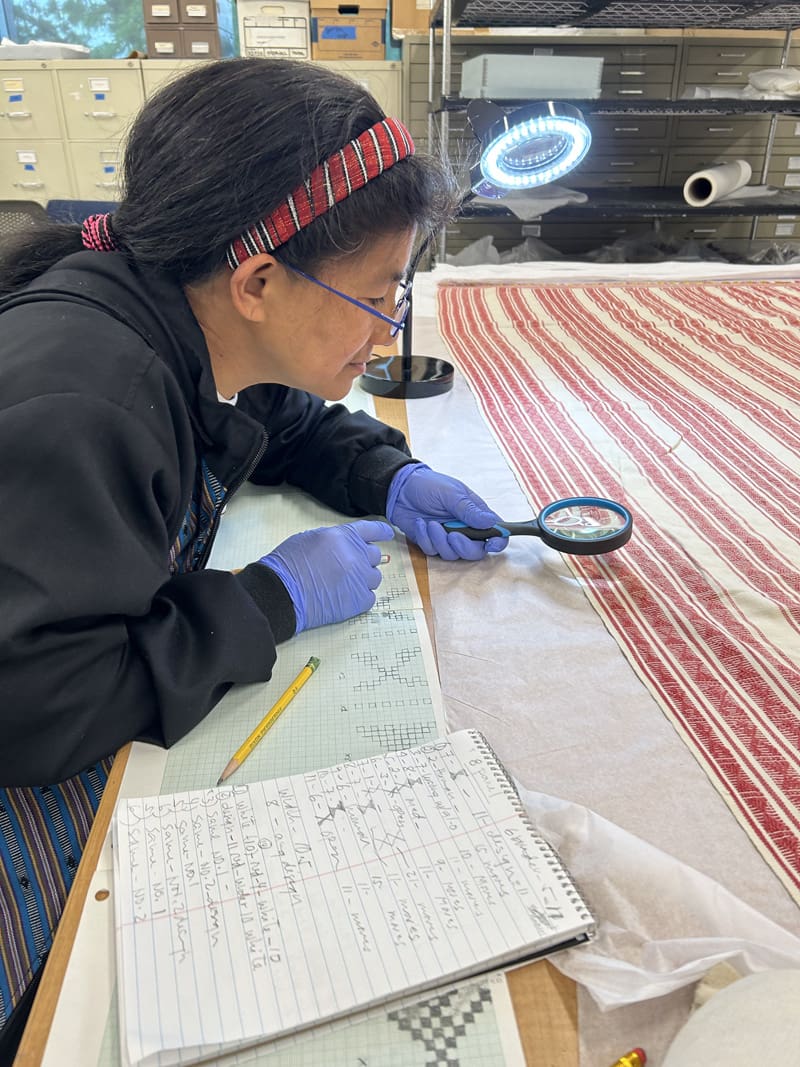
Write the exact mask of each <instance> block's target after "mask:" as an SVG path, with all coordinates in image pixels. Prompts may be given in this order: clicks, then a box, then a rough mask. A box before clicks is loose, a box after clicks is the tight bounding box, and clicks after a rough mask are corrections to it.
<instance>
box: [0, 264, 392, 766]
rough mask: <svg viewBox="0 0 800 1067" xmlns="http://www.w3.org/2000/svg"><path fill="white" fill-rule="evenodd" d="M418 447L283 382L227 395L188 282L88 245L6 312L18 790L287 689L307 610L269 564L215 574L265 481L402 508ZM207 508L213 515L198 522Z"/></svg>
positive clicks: (1, 338) (2, 625)
mask: <svg viewBox="0 0 800 1067" xmlns="http://www.w3.org/2000/svg"><path fill="white" fill-rule="evenodd" d="M408 462H409V457H408V451H407V446H406V443H405V441H404V439H403V437H402V435H401V434H399V433H397V432H396V431H394V430H391V429H389V428H388V427H386V426H384V425H383V424H382V423H379V422H376V421H375V420H374V419H371V418H369V417H368V416H366V415H364V414H360V413H359V414H350V413H349V412H348V411H347V410H346V409H345V408H344V407H342V406H341V405H333V406H325V405H324V404H323V402H322V401H321V400H319V398H316V397H312V396H310V395H309V394H307V393H303V392H300V391H298V390H293V389H288V388H286V387H283V386H256V387H253V388H250V389H247V390H245V391H243V392H242V393H240V395H239V401H238V404H237V405H236V407H233V406H231V405H229V404H223V403H220V402H219V401H218V399H217V394H216V390H215V388H214V381H213V378H212V375H211V370H210V364H209V359H208V351H207V348H206V345H205V340H204V338H203V334H202V331H201V330H200V327H199V326H198V323H197V321H196V319H195V318H194V316H193V314H192V312H191V309H190V307H189V305H188V303H187V301H186V299H185V297H184V295H183V293H182V291H181V289H180V287H178V286H177V285H175V284H174V283H173V282H171V281H169V280H168V279H165V278H163V277H153V276H142V275H139V274H137V273H135V272H134V271H132V270H131V269H130V268H129V267H128V266H127V265H126V264H125V263H124V261H123V260H122V258H121V257H120V256H118V255H117V254H114V253H111V254H109V253H99V252H81V253H78V254H76V255H74V256H70V257H68V258H67V259H65V260H62V261H61V262H60V263H59V264H56V266H55V267H53V268H52V269H51V270H49V271H48V272H47V273H45V274H44V275H42V276H41V277H40V278H38V279H37V280H36V281H35V282H34V283H32V284H31V285H30V286H29V287H28V288H26V289H25V290H23V291H21V292H20V293H18V294H15V295H13V296H12V297H9V298H7V299H6V300H5V301H4V302H3V303H2V304H0V484H1V485H2V497H1V499H2V501H3V516H2V528H1V529H0V786H8V785H34V784H44V783H51V782H56V781H60V780H62V779H63V778H66V777H68V776H70V775H72V774H74V773H76V772H78V771H80V770H82V769H83V768H85V767H87V766H88V765H90V764H92V763H94V762H95V761H96V760H97V759H99V758H101V757H103V756H106V755H108V754H110V753H112V752H114V751H116V749H117V748H118V747H119V746H120V745H121V744H123V743H124V742H126V741H129V740H131V739H133V738H136V737H146V738H148V739H151V740H155V741H158V742H159V743H162V744H165V745H170V744H172V743H173V742H175V741H177V740H178V739H179V738H181V737H182V736H183V735H184V734H186V733H187V732H188V731H189V730H191V729H192V727H193V726H195V725H196V724H197V723H198V722H200V720H201V719H203V717H204V716H205V715H206V714H207V713H208V711H209V710H210V709H211V708H212V707H213V706H214V705H215V704H216V703H217V702H218V701H219V700H220V698H221V697H222V696H223V695H224V693H225V692H226V691H227V689H228V688H229V687H230V686H231V684H233V683H235V682H261V681H265V680H266V679H268V678H269V677H270V674H271V671H272V667H273V664H274V662H275V658H276V645H277V644H278V643H279V642H281V641H284V640H286V639H287V638H288V637H290V636H292V635H293V634H294V630H295V617H294V609H293V607H292V604H291V601H290V599H289V597H288V594H287V592H286V590H285V588H284V586H283V584H282V583H281V582H280V581H279V580H278V578H277V576H276V575H275V574H274V572H273V571H271V570H270V569H269V568H266V567H263V566H262V565H260V564H257V563H255V564H251V565H250V566H249V567H247V568H245V570H244V571H243V572H242V573H241V574H238V575H233V574H230V573H228V572H226V571H215V570H207V569H204V567H205V562H206V559H207V556H208V553H209V551H210V548H211V544H212V542H213V537H214V533H215V531H216V525H217V521H218V518H219V514H220V512H221V509H222V505H223V503H224V502H225V501H226V500H227V499H229V498H230V494H231V493H232V492H234V491H235V490H236V488H237V487H238V486H239V485H241V484H242V482H243V481H245V480H246V479H248V478H250V479H251V480H252V481H254V482H256V483H259V484H264V485H267V484H268V485H275V484H279V483H281V482H288V483H290V484H292V485H295V486H299V487H300V488H302V489H304V490H306V491H307V492H308V493H310V494H311V495H313V496H314V497H316V498H317V499H318V500H320V501H322V502H324V503H326V504H328V505H330V506H331V507H333V508H335V509H336V510H338V511H340V512H343V513H344V514H346V515H364V514H383V512H384V509H385V502H386V493H387V489H388V485H389V482H390V481H391V478H392V476H393V475H394V473H395V472H396V471H397V470H398V469H399V468H400V467H401V466H403V465H404V464H405V463H408ZM198 515H199V517H198Z"/></svg>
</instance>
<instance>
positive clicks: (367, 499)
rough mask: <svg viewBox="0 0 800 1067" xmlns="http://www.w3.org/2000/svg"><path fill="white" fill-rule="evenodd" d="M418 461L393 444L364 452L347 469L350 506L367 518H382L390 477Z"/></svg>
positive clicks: (378, 446)
mask: <svg viewBox="0 0 800 1067" xmlns="http://www.w3.org/2000/svg"><path fill="white" fill-rule="evenodd" d="M417 462H418V460H415V459H412V458H411V456H409V455H408V454H407V453H405V452H402V451H401V450H400V449H399V448H394V447H393V446H392V445H376V446H375V448H370V449H367V451H366V452H363V453H362V454H361V455H360V456H359V457H358V459H357V460H356V461H355V463H354V464H353V466H352V468H351V470H350V479H349V482H348V490H349V493H350V497H351V499H352V501H353V503H354V504H356V505H357V507H359V508H361V509H362V510H363V512H364V513H365V514H366V515H385V514H386V497H387V496H388V495H389V486H390V485H391V482H392V478H394V476H395V474H397V472H398V471H399V470H400V468H401V467H405V466H406V464H407V463H417Z"/></svg>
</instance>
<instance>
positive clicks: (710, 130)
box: [706, 126, 733, 133]
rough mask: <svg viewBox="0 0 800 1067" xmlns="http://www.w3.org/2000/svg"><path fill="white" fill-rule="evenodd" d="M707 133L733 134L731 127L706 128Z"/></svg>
mask: <svg viewBox="0 0 800 1067" xmlns="http://www.w3.org/2000/svg"><path fill="white" fill-rule="evenodd" d="M706 132H707V133H733V126H707V127H706Z"/></svg>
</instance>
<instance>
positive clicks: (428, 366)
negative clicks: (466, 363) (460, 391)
mask: <svg viewBox="0 0 800 1067" xmlns="http://www.w3.org/2000/svg"><path fill="white" fill-rule="evenodd" d="M454 373H455V372H454V369H453V365H452V363H448V362H447V361H446V360H444V359H435V358H434V357H433V356H386V357H378V358H377V359H375V360H373V361H372V363H370V364H368V365H367V369H366V371H365V373H364V374H362V375H361V378H360V379H359V384H360V386H361V388H362V389H363V390H364V391H365V392H367V393H372V394H373V395H374V396H388V397H392V398H394V399H397V400H405V399H413V398H415V397H420V396H438V395H439V394H440V393H447V392H449V391H450V390H451V389H452V388H453V375H454Z"/></svg>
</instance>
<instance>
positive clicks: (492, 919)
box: [114, 730, 591, 1064]
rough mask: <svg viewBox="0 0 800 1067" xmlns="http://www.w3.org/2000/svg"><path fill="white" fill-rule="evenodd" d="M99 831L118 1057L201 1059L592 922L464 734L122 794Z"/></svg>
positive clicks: (509, 791) (475, 742)
mask: <svg viewBox="0 0 800 1067" xmlns="http://www.w3.org/2000/svg"><path fill="white" fill-rule="evenodd" d="M114 834H115V837H114V845H115V853H114V855H115V879H116V884H117V891H116V894H115V896H116V906H117V935H118V952H119V956H118V960H119V968H118V970H119V974H120V983H119V986H120V1001H121V1003H120V1015H121V1041H122V1045H123V1048H122V1054H123V1061H127V1062H130V1063H132V1064H139V1063H159V1064H167V1063H193V1062H199V1061H200V1060H201V1059H203V1058H204V1057H207V1056H209V1055H212V1054H214V1053H216V1052H218V1051H220V1050H221V1049H223V1048H225V1049H227V1048H231V1047H237V1046H243V1045H247V1044H253V1043H256V1042H261V1041H264V1040H269V1039H270V1038H273V1037H275V1036H277V1035H279V1034H283V1033H289V1032H292V1031H296V1030H299V1029H302V1028H305V1027H309V1026H313V1025H314V1024H316V1023H318V1022H321V1021H324V1020H329V1019H333V1018H336V1017H337V1016H341V1015H343V1014H347V1013H350V1012H353V1011H356V1010H359V1009H362V1008H365V1007H368V1006H370V1005H374V1004H379V1003H384V1002H386V1001H388V1000H390V999H392V998H394V997H397V996H400V995H403V994H405V993H409V992H414V991H417V990H422V989H427V988H431V987H433V986H435V985H438V984H441V983H442V982H443V981H446V980H449V979H453V978H456V977H464V976H466V975H469V974H473V973H479V972H481V971H483V970H486V969H488V968H489V967H490V966H498V965H501V964H504V963H510V962H513V961H515V960H518V959H520V958H523V957H524V956H526V955H527V954H529V953H530V952H532V951H541V950H545V949H548V948H552V947H555V946H558V945H561V944H563V943H565V942H568V941H570V940H571V939H573V938H575V937H581V936H582V935H584V934H585V933H586V932H587V931H588V930H589V929H590V928H591V916H590V915H589V913H588V910H587V909H586V907H585V905H584V904H583V903H582V901H581V900H580V898H579V896H578V894H577V892H576V891H575V889H574V887H573V886H572V883H571V881H570V879H569V877H568V875H567V874H566V872H565V871H564V870H563V868H562V867H561V865H560V863H559V861H558V859H557V857H556V856H555V853H554V852H553V851H552V850H551V848H550V847H549V846H548V845H547V844H546V843H545V842H544V841H542V840H541V839H540V838H539V837H537V835H536V834H535V832H534V830H533V828H532V827H531V826H530V824H529V823H528V821H527V819H526V817H525V815H524V812H523V810H522V807H521V805H520V803H519V800H518V798H517V795H516V793H515V791H514V789H513V786H512V785H511V782H510V780H509V779H508V777H507V776H506V774H505V772H504V771H503V769H502V767H501V766H500V765H499V764H498V762H497V761H496V759H495V757H494V755H493V753H492V752H491V750H490V749H489V748H488V746H487V744H486V742H485V740H484V739H483V737H482V735H481V734H479V733H478V732H477V731H474V730H465V731H461V732H459V733H456V734H451V735H449V737H446V738H442V739H439V740H437V741H433V742H431V743H429V744H425V745H421V746H419V747H417V748H413V749H407V750H405V751H402V752H395V753H390V754H387V755H381V756H375V757H372V758H369V759H364V760H358V761H355V762H351V763H345V764H341V765H339V766H337V767H333V768H328V769H325V770H320V771H313V772H308V773H304V774H300V775H294V776H292V777H288V778H279V779H275V780H273V781H270V782H261V783H253V784H249V785H241V786H233V787H231V788H225V787H221V788H214V789H206V790H194V791H191V792H186V793H176V794H172V795H167V796H156V797H145V798H132V799H128V800H124V801H121V802H120V804H119V807H118V811H117V815H116V819H115V825H114ZM159 1053H161V1055H158V1054H159Z"/></svg>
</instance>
